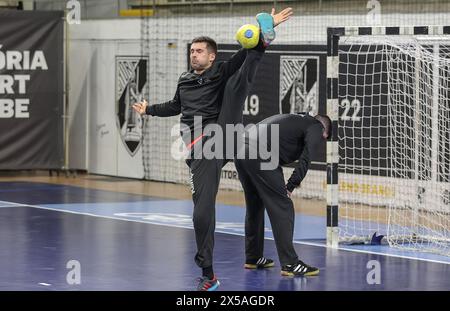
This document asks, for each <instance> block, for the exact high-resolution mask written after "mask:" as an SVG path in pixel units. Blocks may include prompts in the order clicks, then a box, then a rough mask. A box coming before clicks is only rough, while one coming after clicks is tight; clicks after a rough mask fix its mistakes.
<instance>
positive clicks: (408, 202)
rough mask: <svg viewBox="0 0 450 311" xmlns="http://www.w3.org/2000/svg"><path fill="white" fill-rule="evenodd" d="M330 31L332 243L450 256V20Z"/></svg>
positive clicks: (329, 240) (329, 200)
mask: <svg viewBox="0 0 450 311" xmlns="http://www.w3.org/2000/svg"><path fill="white" fill-rule="evenodd" d="M327 34H328V39H327V46H328V49H327V114H328V115H329V117H330V119H331V120H332V135H331V137H330V138H329V140H328V142H327V195H326V198H327V244H328V245H329V246H332V247H337V246H338V245H339V243H358V244H359V243H364V244H379V243H388V244H389V245H390V246H393V247H399V248H402V249H411V250H415V251H424V252H433V253H438V254H442V255H446V256H450V26H420V27H409V26H405V27H337V28H328V32H327Z"/></svg>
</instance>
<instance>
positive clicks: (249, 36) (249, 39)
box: [236, 24, 259, 49]
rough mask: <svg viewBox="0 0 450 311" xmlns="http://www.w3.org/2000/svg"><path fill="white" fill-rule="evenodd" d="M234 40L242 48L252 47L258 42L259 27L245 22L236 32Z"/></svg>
mask: <svg viewBox="0 0 450 311" xmlns="http://www.w3.org/2000/svg"><path fill="white" fill-rule="evenodd" d="M236 40H237V42H239V44H240V45H241V46H242V47H243V48H244V49H253V48H254V47H255V46H257V45H258V42H259V27H258V26H255V25H252V24H246V25H243V26H242V27H241V28H239V29H238V31H237V32H236Z"/></svg>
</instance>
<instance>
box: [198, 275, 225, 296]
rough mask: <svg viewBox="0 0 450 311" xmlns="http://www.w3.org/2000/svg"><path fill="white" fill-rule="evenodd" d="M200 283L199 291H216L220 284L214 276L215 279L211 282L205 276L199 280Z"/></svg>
mask: <svg viewBox="0 0 450 311" xmlns="http://www.w3.org/2000/svg"><path fill="white" fill-rule="evenodd" d="M197 281H198V285H197V290H198V291H208V292H211V291H215V290H216V289H217V288H218V287H219V285H220V283H219V280H218V279H217V278H216V276H214V278H213V279H212V280H211V279H209V278H208V277H206V276H203V277H201V278H198V279H197Z"/></svg>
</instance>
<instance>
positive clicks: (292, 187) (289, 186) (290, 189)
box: [286, 182, 297, 192]
mask: <svg viewBox="0 0 450 311" xmlns="http://www.w3.org/2000/svg"><path fill="white" fill-rule="evenodd" d="M295 188H297V187H296V186H295V185H294V184H293V183H291V182H288V183H287V185H286V189H287V190H288V191H289V192H292V191H294V189H295Z"/></svg>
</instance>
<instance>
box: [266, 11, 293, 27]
mask: <svg viewBox="0 0 450 311" xmlns="http://www.w3.org/2000/svg"><path fill="white" fill-rule="evenodd" d="M293 14H294V12H293V10H292V8H286V9H284V10H282V11H281V12H279V13H275V8H272V13H271V15H272V17H273V27H277V26H278V25H280V24H281V23H284V22H285V21H287V20H288V19H289V18H291V16H292V15H293Z"/></svg>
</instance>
